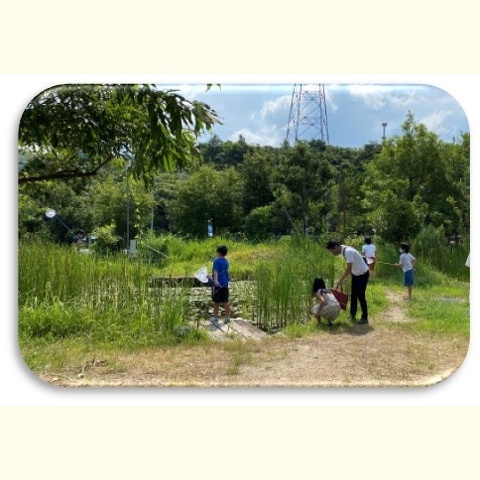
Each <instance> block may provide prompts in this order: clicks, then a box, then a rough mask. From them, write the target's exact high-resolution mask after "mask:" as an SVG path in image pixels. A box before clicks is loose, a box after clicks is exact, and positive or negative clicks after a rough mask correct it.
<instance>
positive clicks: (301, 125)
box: [285, 84, 328, 144]
mask: <svg viewBox="0 0 480 480" xmlns="http://www.w3.org/2000/svg"><path fill="white" fill-rule="evenodd" d="M302 139H303V140H322V141H323V142H325V143H327V144H328V123H327V104H326V101H325V85H323V84H318V85H302V84H294V85H293V92H292V101H291V104H290V115H289V118H288V126H287V136H286V139H285V140H286V141H287V142H289V143H292V144H294V143H296V142H297V140H302Z"/></svg>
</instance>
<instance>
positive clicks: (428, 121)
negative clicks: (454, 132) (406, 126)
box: [418, 110, 452, 135]
mask: <svg viewBox="0 0 480 480" xmlns="http://www.w3.org/2000/svg"><path fill="white" fill-rule="evenodd" d="M451 115H452V111H451V110H435V112H433V113H431V114H429V115H426V116H424V117H422V118H419V119H418V123H423V124H424V125H425V126H426V127H427V128H428V129H429V130H430V131H432V132H436V133H437V134H440V135H442V134H446V133H449V132H450V130H451V129H450V128H449V126H447V125H445V120H446V119H447V118H448V117H450V116H451Z"/></svg>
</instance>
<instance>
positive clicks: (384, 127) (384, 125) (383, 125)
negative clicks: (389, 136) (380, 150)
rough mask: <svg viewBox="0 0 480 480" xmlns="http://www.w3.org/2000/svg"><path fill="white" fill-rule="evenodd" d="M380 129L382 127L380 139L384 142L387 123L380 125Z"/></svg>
mask: <svg viewBox="0 0 480 480" xmlns="http://www.w3.org/2000/svg"><path fill="white" fill-rule="evenodd" d="M382 127H383V137H382V140H385V138H386V137H385V129H386V128H387V122H383V123H382Z"/></svg>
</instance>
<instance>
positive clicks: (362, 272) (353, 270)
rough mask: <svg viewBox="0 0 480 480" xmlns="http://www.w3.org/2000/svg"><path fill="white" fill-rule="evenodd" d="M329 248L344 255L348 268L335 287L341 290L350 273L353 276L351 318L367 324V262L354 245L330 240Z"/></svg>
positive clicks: (331, 251)
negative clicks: (358, 309)
mask: <svg viewBox="0 0 480 480" xmlns="http://www.w3.org/2000/svg"><path fill="white" fill-rule="evenodd" d="M327 250H328V251H329V252H330V253H332V254H333V255H335V256H337V255H343V257H344V258H345V262H347V268H346V269H345V271H344V272H343V274H342V276H341V277H340V280H339V281H338V283H337V285H336V287H335V288H336V289H337V290H339V289H340V288H341V287H342V285H343V282H344V281H345V279H346V278H347V277H348V276H349V275H350V276H351V278H352V292H351V294H350V319H351V320H352V321H353V322H356V323H359V324H367V323H368V305H367V299H366V298H365V292H366V290H367V284H368V278H369V271H368V266H367V265H366V264H365V262H364V260H363V258H362V256H361V255H360V253H359V252H358V251H357V250H355V249H354V248H353V247H349V246H347V245H341V244H340V243H338V242H335V241H330V242H328V243H327ZM357 302H360V308H361V309H362V317H361V318H360V320H358V321H357V320H356V318H355V316H356V314H357Z"/></svg>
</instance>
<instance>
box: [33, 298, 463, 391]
mask: <svg viewBox="0 0 480 480" xmlns="http://www.w3.org/2000/svg"><path fill="white" fill-rule="evenodd" d="M388 299H389V301H390V307H389V308H388V309H386V310H385V311H383V312H381V313H380V314H378V315H377V317H372V318H371V323H370V325H369V326H365V325H358V326H355V325H352V326H351V327H349V328H347V329H343V328H342V329H335V328H334V329H333V330H332V331H324V330H319V331H318V333H314V334H311V335H309V336H306V337H301V338H298V339H292V338H286V337H282V336H274V337H268V338H265V339H263V340H260V341H253V340H250V341H249V340H247V341H244V342H241V341H239V340H231V341H227V342H212V343H209V344H206V345H199V346H194V347H185V346H183V347H175V348H168V349H155V350H147V351H142V352H135V353H121V354H118V355H117V356H115V357H111V358H105V359H89V360H88V361H84V362H83V363H82V365H81V366H79V367H78V368H70V369H68V370H65V371H61V372H57V373H55V374H48V375H42V376H41V378H43V379H44V380H45V381H47V382H50V383H53V384H56V385H60V386H76V387H112V386H117V387H160V386H198V387H229V386H230V387H340V386H342V387H343V386H356V387H360V386H374V387H378V386H427V385H432V384H434V383H437V382H440V381H442V380H443V379H445V378H447V377H448V376H450V375H451V374H452V373H453V372H454V371H455V370H456V369H457V368H458V367H459V366H460V365H461V363H462V362H463V360H464V358H465V355H466V352H467V349H468V339H466V338H464V337H461V336H448V337H447V336H438V335H431V334H425V333H423V334H420V333H409V332H405V331H403V330H400V329H399V328H397V326H396V325H395V324H396V323H397V324H398V323H404V322H409V321H412V320H411V319H409V318H408V316H407V315H406V314H405V309H404V306H403V303H402V302H404V301H403V300H402V299H401V297H399V298H398V297H396V296H394V295H393V294H389V296H388Z"/></svg>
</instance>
